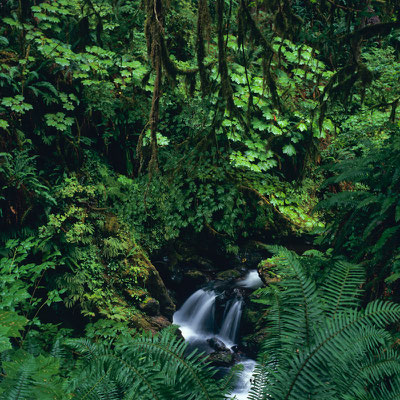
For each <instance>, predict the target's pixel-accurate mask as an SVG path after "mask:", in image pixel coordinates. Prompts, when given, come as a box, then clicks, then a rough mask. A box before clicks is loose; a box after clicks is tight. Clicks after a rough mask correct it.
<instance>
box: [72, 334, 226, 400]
mask: <svg viewBox="0 0 400 400" xmlns="http://www.w3.org/2000/svg"><path fill="white" fill-rule="evenodd" d="M68 345H69V346H70V347H71V348H72V349H73V350H74V351H75V352H77V353H78V354H80V356H81V357H80V360H79V362H78V364H77V368H76V371H75V372H74V374H73V379H72V389H73V392H74V395H75V398H77V399H95V398H96V399H97V398H105V399H111V398H113V397H112V396H116V397H114V398H118V399H138V400H139V399H140V400H147V399H155V400H167V399H171V398H174V399H196V400H197V399H198V400H200V399H204V400H219V399H220V400H222V399H224V396H225V394H226V393H228V392H229V390H230V389H231V387H232V384H233V383H234V381H233V380H232V379H230V380H229V381H226V380H225V381H224V383H223V384H219V383H218V381H216V380H215V379H213V375H214V374H215V372H216V370H215V369H213V368H211V367H210V366H209V364H208V363H207V362H205V360H204V359H203V355H202V354H199V353H196V352H192V353H190V354H188V355H186V356H185V351H186V348H187V344H186V343H185V342H184V341H182V340H178V339H177V338H176V337H175V336H174V334H173V333H172V332H170V330H166V331H163V332H161V333H160V334H157V335H154V336H152V335H150V334H143V335H137V336H135V337H133V338H129V339H128V338H124V339H123V340H121V341H120V342H118V343H116V344H115V345H114V346H110V345H101V344H97V343H92V342H90V341H88V340H85V339H79V340H70V341H69V342H68ZM109 388H112V391H111V392H107V391H106V389H107V390H108V389H109ZM98 393H103V394H102V396H103V397H99V394H98ZM96 396H97V397H96ZM107 396H108V397H107ZM110 396H111V397H110Z"/></svg>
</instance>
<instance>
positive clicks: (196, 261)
mask: <svg viewBox="0 0 400 400" xmlns="http://www.w3.org/2000/svg"><path fill="white" fill-rule="evenodd" d="M188 263H189V264H191V265H193V267H194V269H196V270H200V271H204V272H210V271H214V270H215V269H216V268H215V266H213V264H212V262H211V261H209V260H207V259H205V258H203V257H200V256H192V257H191V258H190V260H188Z"/></svg>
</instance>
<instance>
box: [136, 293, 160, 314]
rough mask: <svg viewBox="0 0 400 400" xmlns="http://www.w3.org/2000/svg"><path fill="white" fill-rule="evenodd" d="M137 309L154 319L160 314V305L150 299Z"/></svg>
mask: <svg viewBox="0 0 400 400" xmlns="http://www.w3.org/2000/svg"><path fill="white" fill-rule="evenodd" d="M139 308H140V309H141V310H142V311H143V312H144V313H145V314H147V315H149V316H151V317H154V316H156V315H159V314H160V303H159V302H158V301H157V300H156V299H153V298H152V297H149V298H147V299H146V300H145V301H143V302H142V303H140V304H139Z"/></svg>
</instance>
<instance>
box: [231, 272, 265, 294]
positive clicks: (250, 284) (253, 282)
mask: <svg viewBox="0 0 400 400" xmlns="http://www.w3.org/2000/svg"><path fill="white" fill-rule="evenodd" d="M262 284H263V281H262V280H261V278H260V275H258V271H257V270H256V269H253V270H251V271H249V272H248V273H247V275H246V276H245V277H244V279H243V280H241V281H240V282H238V284H237V285H238V286H240V287H243V288H247V289H257V288H259V287H261V286H262Z"/></svg>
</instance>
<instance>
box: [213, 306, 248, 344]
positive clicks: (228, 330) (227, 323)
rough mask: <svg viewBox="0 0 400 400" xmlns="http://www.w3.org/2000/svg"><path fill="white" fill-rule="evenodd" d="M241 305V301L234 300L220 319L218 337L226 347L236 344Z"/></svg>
mask: <svg viewBox="0 0 400 400" xmlns="http://www.w3.org/2000/svg"><path fill="white" fill-rule="evenodd" d="M242 307H243V301H242V300H235V301H234V302H233V304H232V305H231V306H230V307H229V311H228V312H227V313H225V314H226V315H225V317H224V319H223V321H222V326H221V330H220V331H219V334H218V338H219V339H221V340H222V341H223V342H224V343H225V344H226V345H227V347H232V346H234V345H235V344H236V339H237V334H238V331H239V326H240V318H241V317H242Z"/></svg>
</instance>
